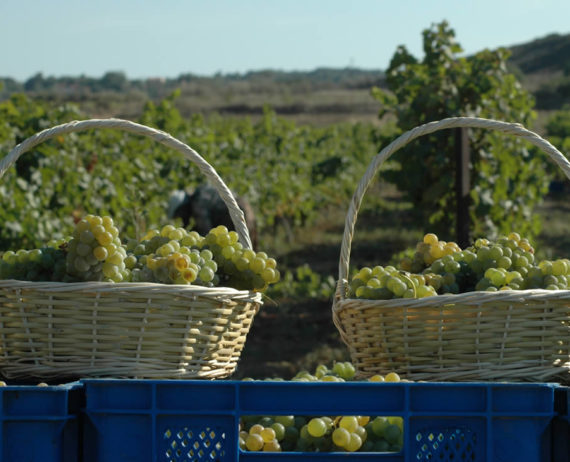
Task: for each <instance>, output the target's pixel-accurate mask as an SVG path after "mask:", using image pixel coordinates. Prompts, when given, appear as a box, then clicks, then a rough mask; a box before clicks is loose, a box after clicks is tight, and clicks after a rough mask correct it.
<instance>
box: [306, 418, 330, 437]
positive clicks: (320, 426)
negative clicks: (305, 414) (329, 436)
mask: <svg viewBox="0 0 570 462" xmlns="http://www.w3.org/2000/svg"><path fill="white" fill-rule="evenodd" d="M307 431H308V433H309V434H310V435H311V436H314V437H321V436H323V435H324V434H325V433H326V431H327V426H326V424H325V422H324V421H323V419H321V418H313V419H311V420H310V421H309V423H308V424H307Z"/></svg>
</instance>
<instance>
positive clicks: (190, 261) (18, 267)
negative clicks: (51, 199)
mask: <svg viewBox="0 0 570 462" xmlns="http://www.w3.org/2000/svg"><path fill="white" fill-rule="evenodd" d="M279 278H280V274H279V270H278V269H277V262H276V261H275V259H274V258H270V257H269V256H268V255H267V254H266V253H265V252H254V251H253V250H250V249H246V248H244V247H243V245H242V244H241V243H240V242H238V235H237V233H236V232H235V231H228V229H227V228H226V227H225V226H218V227H216V228H213V229H211V230H210V231H209V232H208V233H207V234H206V236H201V235H199V234H198V233H197V232H195V231H187V230H186V229H184V228H176V227H174V226H172V225H166V226H163V227H162V228H161V229H153V230H151V231H149V232H148V233H147V234H146V235H145V236H144V237H143V238H142V239H141V240H140V241H139V240H137V239H126V240H125V241H124V242H123V241H122V240H121V236H120V233H119V229H118V228H117V227H116V226H115V223H114V222H113V219H112V218H111V217H107V216H105V217H100V216H96V215H87V216H86V217H84V218H83V219H81V220H80V221H79V222H78V223H77V224H76V225H75V229H74V231H73V235H72V236H71V237H69V238H68V239H62V240H59V241H51V242H49V243H48V244H47V245H46V246H45V247H42V248H39V249H33V250H23V249H21V250H18V251H16V252H14V251H11V250H8V251H6V252H4V253H3V254H2V258H1V259H0V279H18V280H25V281H59V282H81V281H105V282H153V283H161V284H193V285H200V286H204V287H217V286H223V287H233V288H235V289H238V290H254V291H264V290H265V289H267V287H268V286H269V284H273V283H275V282H277V281H279Z"/></svg>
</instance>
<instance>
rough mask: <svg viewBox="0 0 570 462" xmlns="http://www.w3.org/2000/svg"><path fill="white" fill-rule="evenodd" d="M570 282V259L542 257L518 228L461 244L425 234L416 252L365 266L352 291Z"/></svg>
mask: <svg viewBox="0 0 570 462" xmlns="http://www.w3.org/2000/svg"><path fill="white" fill-rule="evenodd" d="M569 287H570V260H568V259H566V258H563V259H557V260H553V261H550V260H542V261H537V260H536V259H535V256H534V248H533V247H532V246H531V244H530V243H529V241H528V240H527V239H525V238H521V237H520V236H519V234H517V233H514V232H513V233H510V234H509V235H508V236H505V237H500V238H499V239H496V240H489V239H477V240H476V241H475V242H474V243H473V245H471V246H469V247H467V248H465V249H461V248H460V247H459V246H458V245H457V244H456V243H454V242H444V241H440V240H439V239H438V237H437V236H436V235H435V234H432V233H429V234H426V235H425V236H424V238H423V240H422V241H421V242H419V243H418V244H417V245H416V248H415V252H414V254H413V256H412V257H405V258H403V259H402V260H401V262H400V265H399V268H396V267H394V266H385V267H383V266H376V267H374V268H369V267H364V268H361V269H359V270H358V272H357V273H356V274H355V275H354V276H353V277H352V280H351V281H350V284H349V296H350V297H353V298H354V297H356V298H363V299H373V300H389V299H393V298H422V297H429V296H434V295H442V294H460V293H464V292H472V291H498V290H527V289H547V290H561V289H562V290H564V289H568V288H569Z"/></svg>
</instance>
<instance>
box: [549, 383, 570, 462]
mask: <svg viewBox="0 0 570 462" xmlns="http://www.w3.org/2000/svg"><path fill="white" fill-rule="evenodd" d="M554 402H555V410H556V411H557V414H558V416H557V417H555V418H554V419H553V421H552V441H553V454H552V460H553V461H555V462H570V388H568V387H560V388H558V389H557V390H556V393H555V400H554Z"/></svg>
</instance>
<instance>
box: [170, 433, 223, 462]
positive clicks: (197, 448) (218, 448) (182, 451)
mask: <svg viewBox="0 0 570 462" xmlns="http://www.w3.org/2000/svg"><path fill="white" fill-rule="evenodd" d="M225 439H226V434H225V433H223V432H220V431H216V430H215V429H213V428H211V427H206V428H204V429H201V430H197V431H195V430H193V429H189V428H188V427H185V428H183V429H182V430H179V431H177V432H176V433H173V432H172V431H171V430H170V429H168V430H166V431H165V432H164V440H165V443H166V446H167V447H168V449H167V450H166V460H168V461H185V462H191V461H208V462H218V461H221V460H222V458H223V457H224V456H225V454H226V451H225V450H224V443H225Z"/></svg>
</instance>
